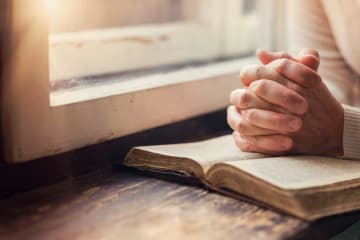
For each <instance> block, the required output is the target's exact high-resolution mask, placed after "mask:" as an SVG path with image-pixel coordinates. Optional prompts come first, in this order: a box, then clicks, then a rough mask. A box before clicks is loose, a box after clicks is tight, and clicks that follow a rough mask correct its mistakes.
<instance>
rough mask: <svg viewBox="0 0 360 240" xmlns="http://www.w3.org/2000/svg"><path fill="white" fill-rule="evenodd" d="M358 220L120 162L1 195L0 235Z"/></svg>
mask: <svg viewBox="0 0 360 240" xmlns="http://www.w3.org/2000/svg"><path fill="white" fill-rule="evenodd" d="M359 219H360V213H359V212H358V213H352V214H346V215H342V216H337V217H332V218H328V219H324V220H321V221H319V222H316V223H312V224H310V223H308V222H304V221H301V220H299V219H296V218H293V217H290V216H285V215H282V214H279V213H277V212H274V211H272V210H268V209H264V208H261V207H258V206H256V205H252V204H250V203H246V202H243V201H239V200H235V199H232V198H229V197H226V196H222V195H219V194H217V193H212V192H208V191H207V190H205V189H203V188H201V187H196V186H188V185H184V184H179V183H175V182H169V181H164V180H161V179H157V178H153V177H149V176H145V175H143V174H141V173H140V172H136V171H133V170H129V169H124V168H121V169H116V170H110V169H108V170H106V171H99V172H95V173H91V174H88V175H84V176H80V177H77V178H72V179H68V180H66V181H64V182H61V183H59V184H56V185H52V186H49V187H44V188H39V189H35V190H32V191H30V192H26V193H21V194H17V195H16V196H12V197H9V198H7V199H2V200H0V239H4V240H8V239H9V240H11V239H36V240H42V239H44V240H45V239H46V240H47V239H86V240H100V239H110V240H117V239H134V240H135V239H136V240H138V239H158V240H161V239H164V240H168V239H200V240H201V239H206V240H208V239H247V240H251V239H267V240H271V239H328V238H329V237H330V236H333V235H335V234H337V233H339V232H341V231H343V230H344V229H345V228H346V227H348V226H350V225H351V224H352V223H354V222H356V221H357V220H359Z"/></svg>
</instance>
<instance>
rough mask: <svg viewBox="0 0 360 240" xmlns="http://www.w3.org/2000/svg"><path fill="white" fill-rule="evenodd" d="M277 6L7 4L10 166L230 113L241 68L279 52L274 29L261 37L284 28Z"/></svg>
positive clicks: (148, 1)
mask: <svg viewBox="0 0 360 240" xmlns="http://www.w3.org/2000/svg"><path fill="white" fill-rule="evenodd" d="M272 4H274V1H267V0H262V1H261V0H257V1H253V0H196V1H194V0H132V1H127V0H103V1H98V0H77V1H72V0H32V1H23V0H4V1H2V2H1V4H0V5H1V8H0V11H1V13H3V14H1V18H3V19H4V21H1V22H0V27H1V29H3V30H4V31H2V35H1V36H0V37H1V39H2V43H1V47H2V49H3V50H4V51H2V52H1V54H2V56H1V62H2V63H3V64H2V69H1V70H2V71H1V73H2V75H1V90H2V94H1V98H2V99H1V103H0V104H1V107H2V115H1V124H2V126H1V127H2V132H3V136H6V137H4V138H3V141H4V149H5V155H6V156H5V158H6V160H7V161H9V162H24V161H29V160H32V159H35V158H39V157H43V156H49V155H54V154H58V153H61V152H65V151H68V150H72V149H75V148H80V147H84V146H87V145H91V144H95V143H99V142H103V141H106V140H110V139H112V138H117V137H121V136H125V135H127V134H131V133H134V132H138V131H142V130H145V129H148V128H152V127H156V126H159V125H163V124H167V123H172V122H174V121H179V120H183V119H187V118H189V117H193V116H196V115H200V114H204V113H208V112H211V111H216V110H219V109H223V108H225V107H226V106H227V104H228V94H229V92H230V91H231V90H232V89H234V88H236V87H238V85H239V83H238V79H237V76H238V72H239V70H240V69H241V67H242V66H243V65H244V64H248V63H250V62H252V61H254V60H253V58H252V57H250V58H249V57H246V56H248V54H249V53H251V52H253V50H254V49H255V48H256V47H257V46H263V47H267V46H268V45H269V43H270V45H274V43H273V41H272V40H271V39H270V38H269V37H272V34H271V31H259V29H260V28H264V29H265V27H264V26H265V25H264V24H271V25H273V24H274V23H275V22H274V19H273V17H274V14H272V12H270V13H271V14H269V11H268V12H265V13H264V14H263V13H261V12H260V10H261V9H262V8H263V7H264V6H265V5H266V6H267V5H272ZM267 9H269V8H267ZM119 12H121V14H119ZM144 12H145V14H144ZM260 13H261V14H260ZM260 16H261V17H260ZM275 16H276V15H275ZM266 29H267V28H266ZM262 32H266V33H267V38H266V39H265V40H266V41H263V36H262V34H261V33H262ZM264 44H265V45H264ZM49 83H50V84H49ZM49 85H50V86H49ZM49 96H50V99H49Z"/></svg>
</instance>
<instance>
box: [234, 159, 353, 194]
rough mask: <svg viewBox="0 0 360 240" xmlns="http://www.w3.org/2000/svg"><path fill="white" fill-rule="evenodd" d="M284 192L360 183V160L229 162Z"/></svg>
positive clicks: (260, 160)
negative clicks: (350, 182)
mask: <svg viewBox="0 0 360 240" xmlns="http://www.w3.org/2000/svg"><path fill="white" fill-rule="evenodd" d="M227 164H229V165H231V166H233V167H236V168H239V169H240V170H242V171H243V172H246V173H248V174H250V175H252V176H255V177H257V178H258V179H261V180H263V181H265V182H268V183H270V184H272V185H275V186H277V187H279V188H282V189H287V190H299V189H305V188H314V187H321V186H326V185H330V184H339V183H341V182H345V181H353V182H352V183H353V184H356V183H358V184H359V183H360V161H351V160H343V159H336V158H326V157H315V156H296V157H274V158H267V159H255V160H249V161H235V162H230V163H227Z"/></svg>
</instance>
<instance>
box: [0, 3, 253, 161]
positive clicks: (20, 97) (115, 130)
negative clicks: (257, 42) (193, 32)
mask: <svg viewBox="0 0 360 240" xmlns="http://www.w3.org/2000/svg"><path fill="white" fill-rule="evenodd" d="M5 2H6V4H4V6H5V7H4V8H3V9H2V10H3V12H4V13H5V14H6V16H7V17H8V19H9V21H4V23H2V24H3V26H1V28H2V29H5V31H3V33H2V35H3V36H2V37H1V39H2V40H3V43H2V47H3V49H4V53H3V54H2V56H1V57H2V59H1V60H2V63H3V64H2V66H1V67H2V69H1V70H2V72H1V73H2V75H1V103H0V104H1V130H2V139H3V149H4V159H5V161H7V162H10V163H20V162H26V161H29V160H33V159H37V158H40V157H45V156H51V155H55V154H59V153H63V152H66V151H69V150H73V149H77V148H81V147H84V146H88V145H92V144H96V143H100V142H104V141H107V140H110V139H114V138H118V137H122V136H126V135H129V134H132V133H136V132H140V131H142V130H145V129H149V128H153V127H157V126H160V125H164V124H168V123H173V122H176V121H180V120H184V119H187V118H190V117H194V116H198V115H201V114H205V113H209V112H213V111H217V110H219V109H223V108H225V107H226V106H227V105H228V94H229V92H230V91H231V90H232V89H234V88H237V87H239V82H238V77H237V76H238V71H239V70H240V69H241V67H242V66H244V65H247V64H249V63H250V62H253V61H254V60H253V59H252V58H250V59H241V60H235V61H232V62H230V63H228V64H225V65H221V64H220V65H216V66H215V67H214V66H205V67H203V68H201V67H200V68H199V69H193V70H192V71H193V72H191V71H189V72H187V71H184V72H180V74H178V75H176V73H174V74H175V75H176V79H177V81H173V82H169V81H157V82H156V81H155V83H154V84H153V85H152V86H146V84H143V85H144V86H143V87H140V88H136V87H135V88H133V89H129V90H128V91H125V92H121V91H120V92H119V93H114V94H113V95H109V96H102V97H95V98H93V99H91V100H87V101H80V102H74V103H71V104H66V105H61V104H59V106H57V107H51V106H50V97H49V96H50V94H51V93H50V86H49V85H50V84H49V47H48V19H47V16H46V14H44V11H45V9H44V5H43V2H42V0H33V1H24V0H6V1H5ZM175 75H174V76H175ZM141 83H142V82H141V81H140V80H139V82H138V84H140V85H141ZM143 83H145V82H143ZM200 89H201V91H200ZM90 90H91V89H90ZM84 91H85V90H84ZM85 92H86V91H85ZM199 93H201V94H199ZM60 105H61V106H60ZM159 106H161V108H160V107H159ZM144 116H146V117H144Z"/></svg>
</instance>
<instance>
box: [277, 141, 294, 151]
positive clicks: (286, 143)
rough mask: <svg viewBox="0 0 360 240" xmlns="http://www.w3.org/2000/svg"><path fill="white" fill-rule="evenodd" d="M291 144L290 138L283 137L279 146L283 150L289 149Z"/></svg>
mask: <svg viewBox="0 0 360 240" xmlns="http://www.w3.org/2000/svg"><path fill="white" fill-rule="evenodd" d="M291 146H292V141H291V140H290V139H284V140H282V141H281V143H280V147H281V148H282V149H284V150H288V149H290V148H291Z"/></svg>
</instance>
